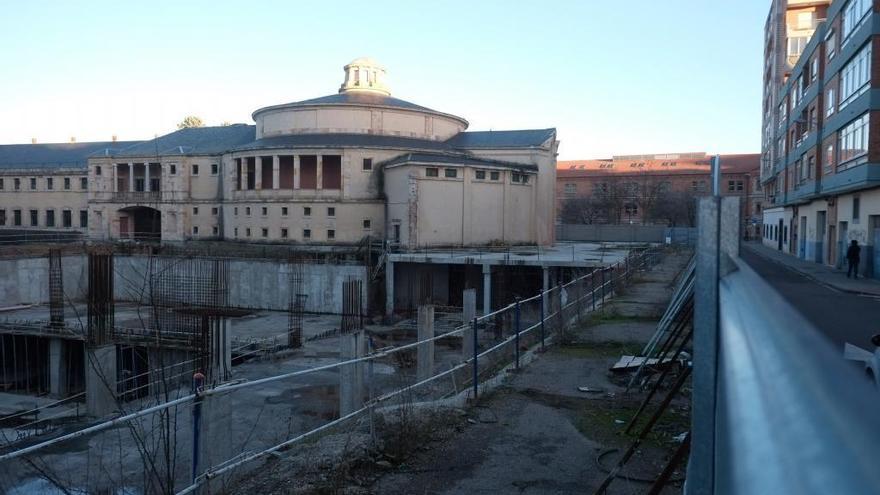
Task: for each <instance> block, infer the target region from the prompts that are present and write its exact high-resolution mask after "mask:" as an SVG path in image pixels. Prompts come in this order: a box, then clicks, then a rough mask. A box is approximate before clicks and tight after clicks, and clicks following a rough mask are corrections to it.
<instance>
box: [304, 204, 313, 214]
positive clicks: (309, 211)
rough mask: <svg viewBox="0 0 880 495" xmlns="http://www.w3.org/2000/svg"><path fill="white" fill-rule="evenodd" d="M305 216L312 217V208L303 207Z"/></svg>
mask: <svg viewBox="0 0 880 495" xmlns="http://www.w3.org/2000/svg"><path fill="white" fill-rule="evenodd" d="M303 216H304V217H310V216H312V207H311V206H303Z"/></svg>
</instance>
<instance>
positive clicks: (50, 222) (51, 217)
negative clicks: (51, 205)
mask: <svg viewBox="0 0 880 495" xmlns="http://www.w3.org/2000/svg"><path fill="white" fill-rule="evenodd" d="M54 226H55V210H46V227H54Z"/></svg>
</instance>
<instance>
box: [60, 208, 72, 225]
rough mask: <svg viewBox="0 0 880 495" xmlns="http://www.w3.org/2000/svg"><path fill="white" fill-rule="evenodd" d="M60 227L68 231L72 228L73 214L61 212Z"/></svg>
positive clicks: (66, 211) (67, 211)
mask: <svg viewBox="0 0 880 495" xmlns="http://www.w3.org/2000/svg"><path fill="white" fill-rule="evenodd" d="M61 226H62V227H65V228H68V229H69V228H70V227H73V212H71V211H70V210H63V211H62V212H61Z"/></svg>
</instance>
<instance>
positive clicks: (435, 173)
mask: <svg viewBox="0 0 880 495" xmlns="http://www.w3.org/2000/svg"><path fill="white" fill-rule="evenodd" d="M425 177H440V169H437V168H431V167H428V168H426V169H425Z"/></svg>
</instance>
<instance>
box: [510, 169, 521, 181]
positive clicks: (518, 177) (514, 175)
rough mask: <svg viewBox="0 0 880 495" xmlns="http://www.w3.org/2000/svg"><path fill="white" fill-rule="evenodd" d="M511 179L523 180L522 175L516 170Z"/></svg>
mask: <svg viewBox="0 0 880 495" xmlns="http://www.w3.org/2000/svg"><path fill="white" fill-rule="evenodd" d="M510 180H511V182H516V183H519V182H521V181H522V175H521V174H518V173H516V172H514V173H512V174H511V175H510Z"/></svg>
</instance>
